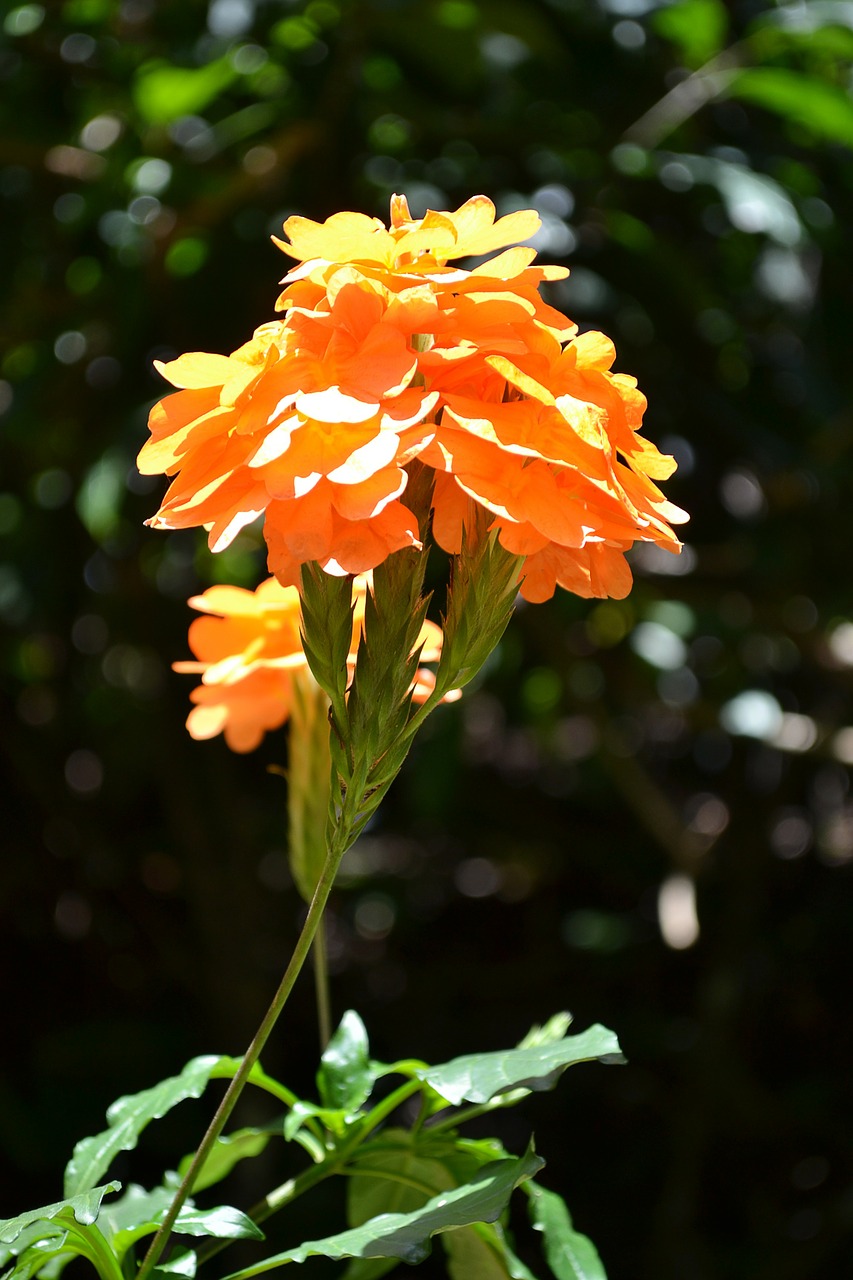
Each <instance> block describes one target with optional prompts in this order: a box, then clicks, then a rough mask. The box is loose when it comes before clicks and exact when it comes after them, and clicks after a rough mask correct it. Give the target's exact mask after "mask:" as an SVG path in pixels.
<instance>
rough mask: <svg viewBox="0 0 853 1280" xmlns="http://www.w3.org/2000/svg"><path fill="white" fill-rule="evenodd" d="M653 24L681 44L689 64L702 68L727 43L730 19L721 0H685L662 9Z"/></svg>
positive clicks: (659, 30)
mask: <svg viewBox="0 0 853 1280" xmlns="http://www.w3.org/2000/svg"><path fill="white" fill-rule="evenodd" d="M652 25H653V26H654V28H655V30H656V31H657V32H658V33H659V34H660V35H662V36H663V37H664V39H665V40H671V41H672V43H673V44H675V45H677V46H678V51H679V53H680V54H681V57H682V58H683V60H684V62H685V64H686V65H687V66H688V67H701V66H702V64H703V63H705V62H708V61H709V60H710V59H711V58H713V56H714V54H716V53H719V52H720V50H721V49H722V47H723V45H724V44H725V40H726V31H727V28H728V25H729V20H728V14H727V13H726V8H725V5H723V4H721V3H720V0H682V3H680V4H670V5H667V6H666V8H664V9H659V10H658V11H657V12H656V13H655V14H654V16H653V18H652Z"/></svg>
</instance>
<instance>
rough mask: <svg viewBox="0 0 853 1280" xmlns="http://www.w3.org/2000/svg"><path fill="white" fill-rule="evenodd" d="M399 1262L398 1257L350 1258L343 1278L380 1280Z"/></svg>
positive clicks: (348, 1279)
mask: <svg viewBox="0 0 853 1280" xmlns="http://www.w3.org/2000/svg"><path fill="white" fill-rule="evenodd" d="M399 1263H400V1259H399V1258H351V1259H350V1262H349V1264H348V1266H347V1269H346V1271H345V1272H344V1274H343V1280H381V1277H382V1276H387V1274H388V1272H389V1271H393V1270H394V1268H395V1267H397V1266H399Z"/></svg>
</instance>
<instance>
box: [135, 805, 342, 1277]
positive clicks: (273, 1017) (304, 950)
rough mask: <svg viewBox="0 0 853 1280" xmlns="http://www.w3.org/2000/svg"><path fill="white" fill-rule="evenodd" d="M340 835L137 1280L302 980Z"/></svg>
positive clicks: (151, 1263)
mask: <svg viewBox="0 0 853 1280" xmlns="http://www.w3.org/2000/svg"><path fill="white" fill-rule="evenodd" d="M339 835H340V830H338V831H336V832H334V833H333V839H332V840H331V841H330V845H329V851H328V853H327V855H326V861H325V863H324V865H323V870H322V872H321V874H320V879H319V880H318V882H317V888H316V889H315V891H314V896H313V898H312V899H311V905H310V906H309V908H308V914H307V916H306V917H305V923H304V924H303V926H302V932H301V933H300V934H299V938H298V939H297V942H296V946H295V947H294V950H293V955H292V956H291V958H290V963H289V964H288V966H287V969H286V970H285V974H284V977H283V978H282V980H281V985H280V986H279V988H278V991H277V992H276V993H275V996H274V997H273V1001H272V1004H271V1005H270V1007H269V1009H268V1010H267V1012H266V1014H265V1015H264V1019H263V1022H262V1023H261V1025H260V1027H259V1028H258V1030H257V1032H256V1034H255V1038H254V1040H253V1041H252V1043H251V1044H250V1045H249V1048H248V1049H247V1051H246V1055H245V1057H244V1058H243V1061H242V1062H241V1064H240V1067H239V1070H238V1071H237V1073H236V1075H235V1076H234V1078H233V1080H232V1081H231V1083H230V1085H229V1086H228V1089H227V1091H226V1093H225V1096H224V1098H223V1099H222V1101H221V1102H220V1104H219V1107H218V1109H217V1112H216V1115H215V1116H214V1117H213V1120H212V1121H211V1123H210V1126H209V1128H208V1130H207V1132H206V1133H205V1135H204V1137H203V1138H202V1140H201V1144H200V1146H199V1148H198V1150H197V1151H196V1153H195V1155H194V1156H193V1159H192V1162H191V1164H190V1167H189V1168H188V1169H187V1172H186V1173H185V1175H184V1177H183V1180H182V1182H181V1184H180V1186H179V1187H178V1189H177V1191H176V1192H175V1197H174V1199H173V1200H172V1203H171V1205H170V1206H169V1212H168V1213H167V1214H166V1216H165V1218H164V1219H163V1224H162V1226H161V1227H160V1229H159V1231H158V1232H157V1234H156V1235H155V1237H154V1239H153V1240H152V1242H151V1246H150V1248H149V1249H148V1252H147V1253H146V1255H145V1257H144V1258H143V1260H142V1265H141V1266H140V1268H139V1272H138V1273H137V1280H145V1277H146V1276H148V1275H150V1273H151V1271H152V1270H153V1269H154V1267H155V1266H156V1265H157V1263H158V1261H159V1259H160V1255H161V1254H162V1252H163V1249H164V1248H165V1247H166V1243H167V1241H168V1239H169V1236H170V1234H171V1232H172V1228H173V1227H174V1225H175V1220H176V1218H177V1216H178V1214H179V1213H180V1211H181V1209H182V1208H183V1205H184V1203H185V1201H186V1199H187V1197H188V1196H189V1195H190V1193H191V1191H192V1189H193V1187H194V1185H195V1181H196V1178H197V1177H198V1174H199V1171H200V1170H201V1168H202V1166H203V1164H204V1162H205V1161H206V1160H207V1158H208V1156H209V1155H210V1152H211V1150H212V1149H213V1146H214V1144H215V1143H216V1140H217V1138H218V1137H219V1135H220V1134H221V1132H222V1130H223V1129H224V1127H225V1125H226V1123H227V1121H228V1118H229V1116H230V1115H231V1112H232V1111H233V1110H234V1107H235V1105H236V1102H237V1099H238V1098H239V1097H240V1094H241V1093H242V1092H243V1088H244V1086H245V1085H246V1082H247V1080H248V1078H249V1073H250V1072H251V1070H252V1067H253V1066H254V1065H255V1063H256V1062H257V1060H258V1058H259V1057H260V1054H261V1051H262V1050H263V1047H264V1045H265V1044H266V1042H267V1040H268V1039H269V1037H270V1034H271V1033H272V1030H273V1028H274V1027H275V1024H276V1022H277V1021H278V1019H279V1016H280V1014H281V1011H282V1009H283V1008H284V1006H285V1004H286V1003H287V999H288V997H289V995H290V993H291V991H292V990H293V987H294V985H295V983H296V979H297V978H298V977H299V974H300V972H301V970H302V967H303V965H304V964H305V961H306V959H307V957H308V953H309V951H310V950H311V944H312V942H313V941H314V935H315V934H316V932H317V929H318V927H319V925H320V921H321V919H322V916H323V911H324V910H325V906H326V902H327V901H328V898H329V894H330V892H331V889H332V885H333V884H334V880H335V876H336V874H337V870H338V867H339V865H340V861H341V858H342V857H343V855H344V852H345V851H346V849H347V847H348V846H347V845H346V843H344V842H343V841H342V840H341V839H334V836H339Z"/></svg>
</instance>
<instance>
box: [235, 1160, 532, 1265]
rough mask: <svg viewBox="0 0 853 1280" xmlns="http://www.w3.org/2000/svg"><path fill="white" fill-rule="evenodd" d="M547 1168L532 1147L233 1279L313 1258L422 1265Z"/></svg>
mask: <svg viewBox="0 0 853 1280" xmlns="http://www.w3.org/2000/svg"><path fill="white" fill-rule="evenodd" d="M542 1164H543V1161H542V1160H540V1158H539V1157H538V1156H537V1155H536V1154H535V1153H534V1152H533V1151H532V1149H531V1150H529V1151H528V1152H527V1154H526V1155H525V1156H523V1157H520V1158H517V1159H509V1160H498V1161H496V1162H495V1163H494V1164H490V1165H487V1166H486V1167H485V1168H484V1169H482V1170H481V1171H480V1173H479V1175H478V1176H477V1179H476V1181H474V1182H472V1183H467V1184H466V1185H465V1186H462V1187H457V1188H455V1189H454V1190H452V1191H443V1192H442V1193H441V1194H440V1195H438V1196H434V1197H433V1198H432V1199H431V1200H428V1201H427V1203H426V1204H425V1205H423V1206H422V1208H420V1209H416V1210H414V1211H413V1212H412V1213H383V1214H380V1215H379V1217H378V1218H372V1219H371V1220H370V1221H369V1222H366V1223H364V1224H363V1226H360V1227H356V1228H354V1229H353V1230H351V1231H342V1232H340V1233H339V1234H337V1235H334V1236H327V1237H326V1239H324V1240H308V1241H306V1242H305V1243H304V1244H302V1245H299V1247H298V1248H296V1249H290V1250H288V1251H287V1252H286V1253H279V1254H276V1255H275V1256H274V1257H272V1258H266V1259H265V1260H264V1261H263V1262H260V1263H257V1264H256V1265H255V1266H253V1267H246V1268H245V1269H244V1270H243V1271H237V1272H234V1273H233V1275H231V1276H229V1277H228V1280H248V1278H249V1277H250V1276H255V1275H260V1274H261V1273H262V1272H264V1271H271V1270H272V1269H273V1268H275V1267H280V1266H283V1265H284V1264H285V1263H287V1262H304V1261H305V1259H306V1258H312V1257H325V1258H334V1259H340V1258H375V1257H381V1258H401V1259H402V1260H403V1261H404V1262H408V1263H412V1264H414V1263H418V1262H421V1261H422V1260H423V1259H424V1258H425V1257H427V1255H428V1254H429V1252H430V1249H431V1243H430V1242H431V1239H432V1237H433V1236H434V1235H437V1234H439V1233H441V1232H444V1231H453V1230H456V1229H457V1228H458V1227H467V1226H470V1225H471V1224H472V1223H473V1222H493V1221H494V1220H495V1219H496V1218H497V1217H499V1215H500V1214H501V1213H502V1212H503V1210H504V1208H505V1207H506V1204H507V1202H508V1200H509V1197H510V1195H511V1194H512V1192H513V1190H514V1189H515V1188H516V1187H517V1186H518V1185H519V1183H521V1182H524V1181H525V1180H526V1179H528V1178H531V1177H532V1176H533V1175H534V1174H535V1173H536V1172H537V1170H539V1169H540V1168H541V1167H542Z"/></svg>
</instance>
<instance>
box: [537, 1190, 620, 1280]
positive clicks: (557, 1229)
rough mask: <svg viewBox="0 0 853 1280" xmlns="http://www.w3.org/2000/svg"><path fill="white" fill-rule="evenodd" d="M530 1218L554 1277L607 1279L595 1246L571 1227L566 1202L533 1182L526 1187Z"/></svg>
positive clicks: (586, 1279) (576, 1279)
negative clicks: (541, 1236) (538, 1233)
mask: <svg viewBox="0 0 853 1280" xmlns="http://www.w3.org/2000/svg"><path fill="white" fill-rule="evenodd" d="M527 1194H528V1196H529V1197H530V1204H529V1210H530V1221H531V1223H532V1224H533V1227H534V1230H536V1231H541V1232H542V1234H543V1236H544V1237H545V1257H546V1258H547V1260H548V1266H549V1267H550V1268H551V1270H552V1272H553V1273H554V1275H555V1276H556V1277H557V1280H607V1273H606V1272H605V1270H604V1266H603V1264H602V1261H601V1259H600V1258H599V1256H598V1252H597V1250H596V1248H595V1245H594V1244H593V1243H592V1241H591V1240H590V1239H589V1237H588V1236H584V1235H581V1233H580V1232H579V1231H575V1229H574V1227H573V1226H572V1218H571V1214H570V1213H569V1211H568V1209H567V1207H566V1203H565V1201H564V1200H563V1199H562V1197H561V1196H558V1195H557V1193H556V1192H555V1191H546V1190H545V1188H544V1187H539V1186H537V1185H536V1184H535V1183H530V1184H529V1185H528V1187H527Z"/></svg>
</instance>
